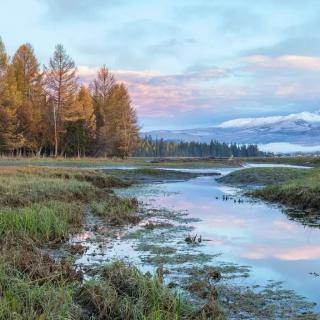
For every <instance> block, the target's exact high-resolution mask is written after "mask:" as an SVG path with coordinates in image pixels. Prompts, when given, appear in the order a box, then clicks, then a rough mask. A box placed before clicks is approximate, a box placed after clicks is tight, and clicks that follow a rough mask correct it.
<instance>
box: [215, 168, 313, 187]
mask: <svg viewBox="0 0 320 320" xmlns="http://www.w3.org/2000/svg"><path fill="white" fill-rule="evenodd" d="M308 174H309V172H308V170H306V169H296V168H248V169H242V170H237V171H234V172H231V173H229V174H228V175H226V176H224V177H221V178H218V179H217V181H219V182H222V183H226V184H230V185H240V186H249V185H269V184H278V183H283V182H286V181H289V180H292V179H298V178H303V177H306V176H307V175H308Z"/></svg>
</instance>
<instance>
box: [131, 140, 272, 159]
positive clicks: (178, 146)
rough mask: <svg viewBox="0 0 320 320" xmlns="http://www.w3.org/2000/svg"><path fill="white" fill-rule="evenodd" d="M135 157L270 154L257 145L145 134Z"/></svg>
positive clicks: (256, 155) (253, 155)
mask: <svg viewBox="0 0 320 320" xmlns="http://www.w3.org/2000/svg"><path fill="white" fill-rule="evenodd" d="M133 155H134V156H136V157H219V158H221V157H231V156H233V157H261V156H268V155H270V154H268V153H265V152H262V151H260V150H259V148H258V146H257V145H254V144H250V145H238V144H235V143H231V144H227V143H221V142H218V141H214V140H211V142H210V143H202V142H184V141H180V142H176V141H165V140H163V139H155V140H154V139H152V137H151V136H146V137H145V138H144V139H141V141H140V143H139V145H138V147H137V149H136V150H135V152H134V153H133Z"/></svg>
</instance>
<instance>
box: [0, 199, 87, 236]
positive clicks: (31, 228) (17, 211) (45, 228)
mask: <svg viewBox="0 0 320 320" xmlns="http://www.w3.org/2000/svg"><path fill="white" fill-rule="evenodd" d="M84 210H85V208H84V206H83V204H81V203H78V202H61V201H48V202H46V203H41V204H40V203H37V204H32V205H30V206H27V207H23V208H13V209H12V208H5V209H0V237H3V236H5V235H8V234H11V235H14V236H16V237H17V236H20V235H27V236H29V237H31V238H32V239H34V240H37V241H48V240H54V239H66V238H68V236H69V234H70V232H72V229H75V228H76V227H78V228H79V227H81V225H82V223H83V218H84Z"/></svg>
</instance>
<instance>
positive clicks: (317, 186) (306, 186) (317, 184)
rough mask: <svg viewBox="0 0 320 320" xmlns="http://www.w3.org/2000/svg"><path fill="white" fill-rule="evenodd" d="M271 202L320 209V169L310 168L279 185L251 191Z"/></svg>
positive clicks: (253, 194)
mask: <svg viewBox="0 0 320 320" xmlns="http://www.w3.org/2000/svg"><path fill="white" fill-rule="evenodd" d="M250 194H251V195H252V196H255V197H259V198H262V199H265V200H268V201H271V202H279V203H282V204H285V205H287V206H292V207H295V208H298V209H302V210H311V211H319V210H320V170H319V169H312V170H308V172H307V174H306V175H305V176H304V177H302V178H298V179H293V180H290V181H287V182H285V183H282V184H279V185H270V186H267V187H265V188H263V189H260V190H255V191H253V192H251V193H250Z"/></svg>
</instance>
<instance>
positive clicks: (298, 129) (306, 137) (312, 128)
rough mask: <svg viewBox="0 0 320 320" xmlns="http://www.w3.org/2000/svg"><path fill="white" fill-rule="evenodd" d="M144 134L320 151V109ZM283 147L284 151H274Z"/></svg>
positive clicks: (174, 138)
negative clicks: (205, 126)
mask: <svg viewBox="0 0 320 320" xmlns="http://www.w3.org/2000/svg"><path fill="white" fill-rule="evenodd" d="M142 135H143V136H145V135H151V136H152V138H154V139H156V138H157V139H161V138H162V139H164V140H174V141H181V140H183V141H197V142H210V141H211V140H218V141H220V142H226V143H231V142H236V143H241V144H248V143H254V144H258V145H261V146H262V149H265V150H268V151H274V152H278V151H283V152H292V151H316V150H319V151H320V110H319V111H316V112H301V113H293V114H289V115H286V116H271V117H257V118H239V119H233V120H229V121H226V122H223V123H221V124H219V125H217V126H212V127H207V128H195V129H185V130H154V131H148V132H143V133H142ZM272 146H273V147H274V148H272ZM279 147H280V150H273V149H277V148H279ZM281 149H283V150H281ZM286 149H287V150H286Z"/></svg>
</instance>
